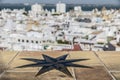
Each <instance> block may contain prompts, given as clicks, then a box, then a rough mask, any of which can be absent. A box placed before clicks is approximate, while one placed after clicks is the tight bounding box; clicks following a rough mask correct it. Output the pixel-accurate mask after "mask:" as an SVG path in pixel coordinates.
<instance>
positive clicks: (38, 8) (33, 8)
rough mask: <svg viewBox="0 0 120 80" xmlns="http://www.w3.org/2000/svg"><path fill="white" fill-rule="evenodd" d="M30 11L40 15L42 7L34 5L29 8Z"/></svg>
mask: <svg viewBox="0 0 120 80" xmlns="http://www.w3.org/2000/svg"><path fill="white" fill-rule="evenodd" d="M31 9H32V12H35V13H40V12H41V11H42V10H43V7H42V5H40V4H37V3H36V4H34V5H32V6H31Z"/></svg>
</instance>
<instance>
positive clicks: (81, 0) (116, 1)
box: [0, 0, 120, 5]
mask: <svg viewBox="0 0 120 80" xmlns="http://www.w3.org/2000/svg"><path fill="white" fill-rule="evenodd" d="M59 1H61V2H64V3H68V4H113V5H120V0H90V1H88V0H49V2H48V1H47V0H0V3H50V4H55V3H58V2H59Z"/></svg>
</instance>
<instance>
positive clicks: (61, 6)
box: [56, 2, 66, 13]
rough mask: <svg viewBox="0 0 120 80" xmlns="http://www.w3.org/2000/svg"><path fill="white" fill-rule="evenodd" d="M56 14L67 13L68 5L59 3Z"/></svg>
mask: <svg viewBox="0 0 120 80" xmlns="http://www.w3.org/2000/svg"><path fill="white" fill-rule="evenodd" d="M56 12H57V13H65V12H66V4H64V3H61V2H59V3H58V4H56Z"/></svg>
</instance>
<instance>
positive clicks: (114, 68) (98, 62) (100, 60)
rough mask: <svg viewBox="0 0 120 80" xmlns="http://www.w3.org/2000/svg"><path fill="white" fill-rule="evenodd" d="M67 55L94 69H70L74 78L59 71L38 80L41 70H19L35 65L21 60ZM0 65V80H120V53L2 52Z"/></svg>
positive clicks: (51, 72)
mask: <svg viewBox="0 0 120 80" xmlns="http://www.w3.org/2000/svg"><path fill="white" fill-rule="evenodd" d="M67 53H69V56H68V57H67V58H68V59H89V60H87V61H82V62H76V63H77V64H82V65H87V66H91V67H93V69H88V68H68V69H69V70H70V72H71V73H72V75H73V78H71V77H68V76H66V75H65V74H63V73H61V72H59V71H57V70H52V71H50V72H47V73H45V74H43V75H40V76H38V77H34V76H35V74H36V73H37V71H38V70H39V69H40V68H39V67H38V68H35V67H31V68H21V69H18V68H15V67H17V66H20V65H24V64H29V63H32V62H29V61H24V60H21V58H37V59H43V58H42V55H41V54H46V55H49V56H52V57H58V56H60V55H63V54H67ZM0 65H1V66H0V80H120V52H90V51H71V52H65V51H46V52H17V51H0ZM26 76H27V77H26Z"/></svg>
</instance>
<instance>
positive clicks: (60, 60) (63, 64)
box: [16, 54, 92, 77]
mask: <svg viewBox="0 0 120 80" xmlns="http://www.w3.org/2000/svg"><path fill="white" fill-rule="evenodd" d="M42 56H43V58H44V60H40V59H33V58H22V59H23V60H28V61H32V62H35V63H33V64H27V65H23V66H18V67H16V68H26V67H42V68H41V69H40V70H39V72H38V73H37V74H36V75H35V76H38V75H41V74H43V73H45V72H48V71H50V70H53V69H56V70H59V71H61V72H63V73H64V74H66V75H68V76H70V77H72V74H71V73H70V72H69V70H68V69H67V67H80V68H92V67H89V66H85V65H79V64H74V63H73V62H78V61H85V60H88V59H67V60H66V57H67V56H68V54H66V55H62V56H60V57H57V58H53V57H50V56H47V55H45V54H42Z"/></svg>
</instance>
